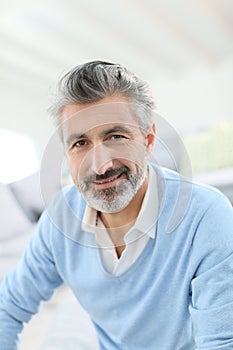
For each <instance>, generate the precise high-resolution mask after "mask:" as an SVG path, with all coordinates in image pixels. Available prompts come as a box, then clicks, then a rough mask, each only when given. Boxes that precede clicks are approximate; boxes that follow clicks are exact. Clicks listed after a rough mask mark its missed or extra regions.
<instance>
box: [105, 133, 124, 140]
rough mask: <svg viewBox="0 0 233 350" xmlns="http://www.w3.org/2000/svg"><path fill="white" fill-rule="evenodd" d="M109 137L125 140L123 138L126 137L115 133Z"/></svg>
mask: <svg viewBox="0 0 233 350" xmlns="http://www.w3.org/2000/svg"><path fill="white" fill-rule="evenodd" d="M109 139H110V140H125V139H126V136H124V135H118V134H116V135H111V136H110V137H109Z"/></svg>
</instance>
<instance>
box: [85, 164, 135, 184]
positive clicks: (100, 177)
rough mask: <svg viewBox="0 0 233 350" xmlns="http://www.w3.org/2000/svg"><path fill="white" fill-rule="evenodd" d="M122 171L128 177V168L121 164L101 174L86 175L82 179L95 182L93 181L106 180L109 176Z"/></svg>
mask: <svg viewBox="0 0 233 350" xmlns="http://www.w3.org/2000/svg"><path fill="white" fill-rule="evenodd" d="M123 173H124V174H125V175H126V177H127V178H128V174H129V173H130V169H129V168H128V167H126V166H122V167H120V168H116V169H113V168H112V169H108V170H107V171H106V172H105V173H104V174H101V175H99V174H93V175H90V176H87V177H86V178H85V180H84V181H85V182H95V181H101V180H106V179H108V178H109V177H112V176H117V175H120V174H123Z"/></svg>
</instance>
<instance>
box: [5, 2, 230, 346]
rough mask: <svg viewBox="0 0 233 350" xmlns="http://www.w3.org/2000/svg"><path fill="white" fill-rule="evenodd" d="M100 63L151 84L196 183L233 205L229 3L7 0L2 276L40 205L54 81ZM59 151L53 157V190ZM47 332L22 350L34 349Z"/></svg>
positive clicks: (50, 181) (20, 247) (50, 174)
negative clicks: (220, 193) (84, 65)
mask: <svg viewBox="0 0 233 350" xmlns="http://www.w3.org/2000/svg"><path fill="white" fill-rule="evenodd" d="M95 59H103V60H108V61H113V62H116V63H121V64H122V65H125V66H126V67H128V68H129V69H130V70H132V71H134V72H135V73H136V74H137V75H139V76H140V77H141V78H143V79H145V80H147V81H148V82H149V83H150V85H151V87H152V90H153V93H154V96H155V99H156V104H157V112H158V113H159V114H160V115H161V116H162V117H163V118H165V119H166V121H167V122H168V123H169V124H170V125H171V128H172V129H173V130H176V132H177V133H178V134H179V135H180V137H181V139H182V141H183V143H184V145H185V147H186V149H187V152H188V157H189V159H190V162H191V166H192V172H193V176H194V178H195V179H196V180H198V181H201V182H205V183H207V184H211V185H214V186H216V187H218V188H219V189H220V190H222V191H223V192H224V193H225V194H226V195H227V196H228V197H229V199H230V200H231V201H232V202H233V1H232V0H141V1H140V0H118V1H112V0H108V1H107V0H80V1H79V0H40V1H36V0H34V1H31V0H21V1H18V0H17V1H16V0H0V98H1V104H0V206H1V220H0V221H1V232H2V233H1V235H0V258H1V262H0V263H1V269H0V280H1V278H2V277H3V275H4V274H5V273H6V272H7V271H9V269H10V268H11V267H12V266H14V264H15V263H16V260H17V259H18V257H19V256H20V254H21V252H22V251H23V249H24V247H25V245H26V242H27V241H28V239H29V237H30V234H27V235H26V237H25V236H23V234H22V232H25V231H27V232H30V233H31V232H32V229H33V228H34V224H35V223H36V221H37V219H38V217H39V215H40V213H41V211H42V209H43V203H41V201H40V200H39V187H38V181H39V179H38V171H39V169H40V164H41V159H42V157H43V154H44V153H45V149H46V146H47V143H48V141H49V140H50V138H51V135H52V134H53V131H54V126H53V123H52V121H51V120H50V118H49V116H48V113H47V108H48V107H49V105H50V100H51V95H52V93H53V90H54V88H55V85H56V83H57V80H58V78H59V77H60V76H61V75H62V74H63V73H65V72H66V71H67V70H69V69H70V68H71V67H73V66H75V65H77V64H80V63H83V62H85V61H89V60H95ZM168 138H169V135H168ZM171 145H172V146H171V147H172V148H173V151H174V153H176V151H177V153H179V145H177V144H176V143H174V140H172V141H171ZM57 152H58V150H57V149H56V147H54V149H53V152H51V153H50V154H48V156H49V157H50V158H49V159H48V162H47V164H50V166H48V167H47V168H46V171H45V172H47V180H48V185H49V187H48V190H49V188H50V187H52V186H54V182H55V181H54V178H53V161H54V159H55V158H56V153H57ZM157 154H162V152H161V153H160V152H159V149H158V152H157ZM177 157H178V158H179V155H178V156H177ZM161 163H162V161H161ZM165 165H166V161H165ZM56 185H57V184H56ZM55 187H56V186H55ZM55 187H54V188H53V189H54V190H56V188H55ZM52 192H53V191H52ZM7 208H10V211H9V210H8V211H7ZM21 209H22V211H23V213H24V214H25V217H22V213H21V212H20V210H21ZM16 213H17V214H16ZM4 220H5V221H4ZM26 220H27V221H26ZM4 222H5V224H4ZM9 223H11V226H10V227H9ZM14 224H15V225H14ZM4 225H5V226H4ZM2 226H3V227H2ZM31 226H32V227H31ZM19 237H20V239H21V238H22V242H21V243H19ZM45 315H46V316H45V317H44V320H43V321H42V322H41V319H39V320H40V327H41V324H42V323H43V322H44V325H46V320H47V323H48V313H47V314H45ZM40 327H39V328H38V324H36V328H35V329H36V331H34V333H33V336H32V333H30V336H29V337H28V338H27V341H25V343H24V347H23V349H27V348H28V349H32V348H33V349H34V348H35V347H33V345H32V344H33V341H34V340H35V337H36V336H37V334H38V332H39V329H41V328H40ZM30 332H31V331H30ZM30 341H31V343H30ZM27 346H28V347H27ZM43 349H47V348H46V347H44V348H43ZM64 349H66V350H68V348H67V347H66V346H65V347H64Z"/></svg>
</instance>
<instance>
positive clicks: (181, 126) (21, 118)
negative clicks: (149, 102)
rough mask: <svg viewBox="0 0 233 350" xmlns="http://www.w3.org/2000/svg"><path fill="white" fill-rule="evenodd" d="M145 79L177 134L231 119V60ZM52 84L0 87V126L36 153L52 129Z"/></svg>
mask: <svg viewBox="0 0 233 350" xmlns="http://www.w3.org/2000/svg"><path fill="white" fill-rule="evenodd" d="M59 74H60V72H59V73H58V75H59ZM55 78H56V77H55ZM55 78H54V81H55V80H56V79H55ZM147 80H148V81H149V82H150V83H151V85H152V88H153V91H154V95H155V98H156V101H157V105H158V112H159V113H160V114H161V115H162V116H163V117H164V118H166V119H167V120H168V122H169V123H170V124H171V125H172V126H174V127H175V128H176V129H177V130H178V131H185V132H187V131H192V130H198V129H200V128H202V127H205V126H206V125H209V124H210V123H213V122H215V121H218V120H233V103H232V100H233V98H232V97H233V96H232V95H233V93H232V92H233V59H231V60H228V61H226V62H224V63H222V64H221V65H216V66H212V68H211V69H210V68H209V69H207V68H203V67H200V68H199V69H196V70H195V71H192V72H191V73H187V75H186V76H182V77H180V78H178V77H177V78H173V79H170V80H165V79H164V80H156V77H154V76H153V74H151V76H150V77H147ZM54 81H53V82H51V83H48V84H47V85H46V84H45V85H44V86H43V87H42V88H41V86H40V87H37V85H36V82H35V81H34V82H33V84H31V86H30V85H28V83H27V84H26V83H25V82H24V81H23V78H22V77H21V80H20V79H19V78H17V80H14V79H13V77H11V79H9V80H7V79H5V81H4V82H3V83H2V84H1V86H0V95H1V114H0V127H4V128H9V129H12V130H16V131H19V132H21V133H24V134H25V135H28V136H31V137H32V138H33V139H34V140H35V142H36V143H37V145H38V150H39V153H40V154H42V153H43V149H44V148H45V146H46V144H47V142H48V140H49V137H50V135H51V134H52V132H53V130H54V127H53V124H52V121H51V120H50V118H49V116H48V113H47V111H46V109H47V107H48V105H49V94H50V93H51V89H52V86H53V85H54ZM24 83H25V84H24ZM12 142H14V141H13V140H12Z"/></svg>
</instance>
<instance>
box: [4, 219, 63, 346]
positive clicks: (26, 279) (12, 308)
mask: <svg viewBox="0 0 233 350" xmlns="http://www.w3.org/2000/svg"><path fill="white" fill-rule="evenodd" d="M51 233H52V229H51V223H50V221H49V218H48V216H47V214H46V213H44V214H43V215H42V217H41V220H40V222H39V224H38V229H37V232H36V233H35V235H34V237H33V239H32V241H31V242H30V245H29V247H28V249H27V250H26V252H25V254H24V256H23V258H22V260H21V262H20V264H19V265H18V266H17V268H16V269H15V270H13V271H12V272H11V273H10V274H8V275H7V276H6V278H5V279H4V281H3V283H2V285H1V289H0V349H1V350H15V349H17V348H18V343H19V333H20V332H21V331H22V329H23V323H24V322H28V321H29V320H30V319H31V317H32V315H33V314H35V313H36V312H37V311H38V308H39V304H40V302H41V301H42V300H48V299H49V298H50V297H51V296H52V294H53V292H54V290H55V289H56V288H57V287H58V286H59V285H61V284H62V280H61V278H60V276H59V275H58V272H57V270H56V266H55V264H54V261H53V255H52V250H51V243H50V237H51Z"/></svg>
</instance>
